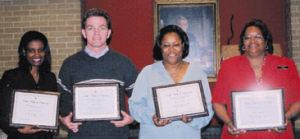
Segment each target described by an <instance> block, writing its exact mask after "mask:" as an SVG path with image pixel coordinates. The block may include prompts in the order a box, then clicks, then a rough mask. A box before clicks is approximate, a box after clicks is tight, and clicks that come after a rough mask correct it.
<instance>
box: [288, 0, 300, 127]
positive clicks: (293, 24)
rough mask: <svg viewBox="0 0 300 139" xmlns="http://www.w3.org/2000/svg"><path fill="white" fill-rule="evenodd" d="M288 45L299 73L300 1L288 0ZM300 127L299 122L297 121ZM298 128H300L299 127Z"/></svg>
mask: <svg viewBox="0 0 300 139" xmlns="http://www.w3.org/2000/svg"><path fill="white" fill-rule="evenodd" d="M289 6H290V17H291V18H290V29H291V36H289V37H288V38H289V39H290V45H291V46H292V48H291V50H292V58H293V60H294V61H295V63H296V65H297V67H298V72H299V73H300V0H290V5H289ZM299 125H300V121H299ZM299 128H300V126H299Z"/></svg>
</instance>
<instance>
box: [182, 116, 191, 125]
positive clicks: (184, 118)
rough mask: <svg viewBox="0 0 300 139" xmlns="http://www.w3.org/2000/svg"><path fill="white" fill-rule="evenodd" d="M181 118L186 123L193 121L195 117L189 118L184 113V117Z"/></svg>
mask: <svg viewBox="0 0 300 139" xmlns="http://www.w3.org/2000/svg"><path fill="white" fill-rule="evenodd" d="M181 120H182V121H183V122H185V123H188V122H191V121H192V120H193V118H188V117H186V116H185V115H183V114H182V118H181Z"/></svg>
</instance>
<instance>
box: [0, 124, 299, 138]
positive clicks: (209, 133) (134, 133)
mask: <svg viewBox="0 0 300 139" xmlns="http://www.w3.org/2000/svg"><path fill="white" fill-rule="evenodd" d="M131 128H132V127H131ZM221 131H222V129H221V128H220V127H210V128H207V129H205V130H204V131H202V135H201V137H202V139H220V134H221ZM138 133H139V131H138V127H134V128H132V129H131V130H130V134H131V137H130V139H138ZM0 139H6V135H5V134H4V133H3V132H2V131H0ZM55 139H67V134H66V132H65V129H64V128H62V130H60V132H59V134H58V133H57V134H56V135H55ZM295 139H300V129H299V130H296V131H295Z"/></svg>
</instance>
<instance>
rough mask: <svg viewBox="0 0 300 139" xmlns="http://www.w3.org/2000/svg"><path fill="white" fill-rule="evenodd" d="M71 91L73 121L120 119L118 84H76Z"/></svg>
mask: <svg viewBox="0 0 300 139" xmlns="http://www.w3.org/2000/svg"><path fill="white" fill-rule="evenodd" d="M73 91H74V113H75V116H74V120H75V121H97V120H114V119H120V108H119V85H118V84H97V85H82V86H79V85H77V86H74V90H73Z"/></svg>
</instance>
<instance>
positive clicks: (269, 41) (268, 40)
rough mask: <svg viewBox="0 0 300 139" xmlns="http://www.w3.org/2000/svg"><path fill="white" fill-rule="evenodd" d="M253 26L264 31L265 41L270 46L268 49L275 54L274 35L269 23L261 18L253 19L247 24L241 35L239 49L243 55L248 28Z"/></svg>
mask: <svg viewBox="0 0 300 139" xmlns="http://www.w3.org/2000/svg"><path fill="white" fill-rule="evenodd" d="M251 26H254V27H257V28H258V29H259V30H260V31H261V32H262V35H263V38H264V42H266V44H267V46H268V49H267V50H266V51H267V52H268V53H269V54H273V50H274V48H273V37H272V34H271V32H270V31H269V29H268V27H267V25H266V24H265V23H264V22H263V21H261V20H259V19H253V20H251V21H250V22H248V23H247V24H246V25H245V27H244V29H243V31H242V33H241V35H240V44H239V51H240V53H241V55H243V54H244V53H245V51H243V50H242V47H243V46H244V36H245V33H246V29H247V28H248V27H251Z"/></svg>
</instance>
